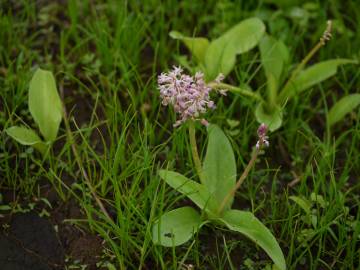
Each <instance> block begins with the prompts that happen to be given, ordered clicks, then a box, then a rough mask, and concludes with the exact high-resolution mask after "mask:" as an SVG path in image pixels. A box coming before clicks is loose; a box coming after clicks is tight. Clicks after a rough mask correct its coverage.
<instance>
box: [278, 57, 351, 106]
mask: <svg viewBox="0 0 360 270" xmlns="http://www.w3.org/2000/svg"><path fill="white" fill-rule="evenodd" d="M351 63H352V64H355V63H357V61H354V60H350V59H333V60H327V61H323V62H320V63H317V64H315V65H313V66H311V67H309V68H307V69H305V70H304V71H302V72H300V74H299V75H298V76H297V77H296V78H295V79H294V80H292V81H291V82H290V83H289V84H288V85H287V86H286V87H285V88H284V89H283V90H282V91H281V93H280V95H279V101H280V104H282V103H283V102H285V101H286V100H287V99H289V98H291V97H293V96H295V95H296V94H298V93H300V92H302V91H304V90H306V89H309V88H310V87H312V86H314V85H316V84H318V83H320V82H322V81H324V80H326V79H328V78H330V77H331V76H333V75H335V74H336V72H337V68H338V66H340V65H344V64H351Z"/></svg>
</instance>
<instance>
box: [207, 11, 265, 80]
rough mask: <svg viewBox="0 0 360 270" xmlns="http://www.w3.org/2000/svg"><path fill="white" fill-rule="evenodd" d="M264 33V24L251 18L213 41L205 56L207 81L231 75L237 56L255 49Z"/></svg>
mask: <svg viewBox="0 0 360 270" xmlns="http://www.w3.org/2000/svg"><path fill="white" fill-rule="evenodd" d="M264 32H265V25H264V23H263V22H262V21H261V20H260V19H258V18H250V19H247V20H244V21H242V22H240V23H239V24H237V25H235V26H234V27H232V28H231V29H230V30H228V31H227V32H226V33H225V34H223V35H222V36H220V37H219V38H217V39H215V40H214V41H212V42H211V43H210V45H209V47H208V49H207V51H206V54H205V69H206V78H207V80H208V81H211V80H213V79H215V78H216V76H217V75H218V74H219V73H222V74H224V75H227V74H229V73H230V71H231V70H232V69H233V68H234V65H235V61H236V55H238V54H241V53H244V52H247V51H249V50H251V49H252V48H254V47H255V46H256V45H257V43H258V42H259V41H260V39H261V37H262V36H263V34H264Z"/></svg>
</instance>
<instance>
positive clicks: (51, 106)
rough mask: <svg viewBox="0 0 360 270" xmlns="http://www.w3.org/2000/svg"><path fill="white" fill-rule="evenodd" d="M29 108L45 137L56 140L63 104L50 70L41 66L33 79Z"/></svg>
mask: <svg viewBox="0 0 360 270" xmlns="http://www.w3.org/2000/svg"><path fill="white" fill-rule="evenodd" d="M29 110H30V113H31V115H32V116H33V118H34V120H35V122H36V124H38V126H39V129H40V132H41V134H42V135H43V136H44V138H45V139H46V140H47V141H54V140H55V139H56V136H57V132H58V129H59V125H60V122H61V118H62V106H61V100H60V97H59V94H58V92H57V89H56V84H55V79H54V76H53V74H52V73H51V72H50V71H46V70H42V69H40V68H39V69H38V70H37V71H36V72H35V74H34V76H33V78H32V79H31V82H30V88H29Z"/></svg>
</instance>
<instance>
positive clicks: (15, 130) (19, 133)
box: [5, 126, 46, 154]
mask: <svg viewBox="0 0 360 270" xmlns="http://www.w3.org/2000/svg"><path fill="white" fill-rule="evenodd" d="M5 132H6V133H7V134H8V135H9V136H10V137H11V138H13V139H14V140H16V141H17V142H19V143H21V144H22V145H30V146H32V147H34V148H35V149H36V150H38V151H39V152H40V153H42V154H43V153H45V150H46V144H45V143H44V142H43V141H42V140H41V139H40V137H39V136H38V135H37V134H36V132H35V131H34V130H32V129H29V128H26V127H19V126H13V127H10V128H8V129H6V130H5Z"/></svg>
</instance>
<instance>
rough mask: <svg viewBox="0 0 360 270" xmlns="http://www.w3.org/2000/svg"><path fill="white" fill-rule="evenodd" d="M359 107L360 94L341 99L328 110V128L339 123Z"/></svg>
mask: <svg viewBox="0 0 360 270" xmlns="http://www.w3.org/2000/svg"><path fill="white" fill-rule="evenodd" d="M359 105H360V94H351V95H348V96H346V97H343V98H341V99H340V100H339V101H338V102H336V103H335V105H334V106H333V107H332V108H331V109H330V111H329V114H328V123H329V125H330V126H332V125H334V124H335V123H337V122H339V121H340V120H342V119H343V118H344V116H345V115H346V114H348V113H350V112H351V111H352V110H354V109H355V108H356V107H357V106H359Z"/></svg>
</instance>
